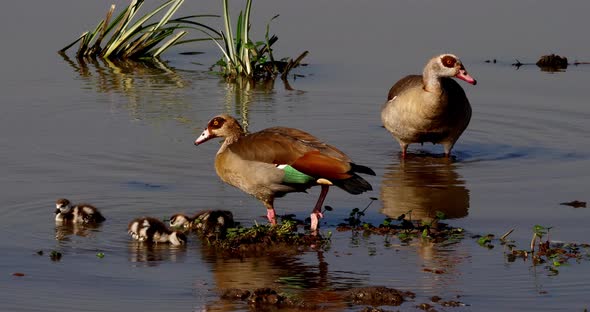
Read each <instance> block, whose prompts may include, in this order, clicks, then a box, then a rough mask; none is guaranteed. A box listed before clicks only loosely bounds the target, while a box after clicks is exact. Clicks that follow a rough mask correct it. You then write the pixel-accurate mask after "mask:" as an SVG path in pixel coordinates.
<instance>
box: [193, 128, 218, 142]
mask: <svg viewBox="0 0 590 312" xmlns="http://www.w3.org/2000/svg"><path fill="white" fill-rule="evenodd" d="M214 137H215V136H214V135H211V133H210V132H209V129H205V131H203V133H201V135H200V136H199V137H198V138H197V139H196V140H195V145H199V144H202V143H205V142H207V141H209V140H210V139H213V138H214Z"/></svg>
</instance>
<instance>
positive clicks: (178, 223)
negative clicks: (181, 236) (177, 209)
mask: <svg viewBox="0 0 590 312" xmlns="http://www.w3.org/2000/svg"><path fill="white" fill-rule="evenodd" d="M170 226H171V227H174V228H184V229H187V230H188V229H193V230H196V231H199V232H202V233H203V234H206V235H209V234H221V235H222V236H224V235H225V233H226V232H227V229H228V228H232V227H235V226H236V224H235V222H234V216H233V214H232V212H231V211H227V210H205V211H201V212H199V213H197V214H196V215H194V216H193V217H189V216H187V215H184V214H182V213H178V214H175V215H173V216H172V217H170Z"/></svg>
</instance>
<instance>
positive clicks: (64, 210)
mask: <svg viewBox="0 0 590 312" xmlns="http://www.w3.org/2000/svg"><path fill="white" fill-rule="evenodd" d="M104 220H105V218H104V217H103V216H102V214H101V213H100V212H99V211H98V209H96V207H94V206H92V205H89V204H77V205H72V203H70V201H69V200H67V199H65V198H60V199H58V200H57V201H56V202H55V221H56V222H58V223H67V222H73V223H85V224H87V223H100V222H103V221H104Z"/></svg>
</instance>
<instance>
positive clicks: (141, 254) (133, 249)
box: [129, 240, 186, 267]
mask: <svg viewBox="0 0 590 312" xmlns="http://www.w3.org/2000/svg"><path fill="white" fill-rule="evenodd" d="M185 255H186V245H180V246H174V245H171V244H150V243H146V242H140V241H135V240H134V241H130V242H129V261H130V262H133V263H135V264H136V265H138V266H148V267H153V266H158V265H159V264H160V263H162V262H177V261H182V259H184V257H185Z"/></svg>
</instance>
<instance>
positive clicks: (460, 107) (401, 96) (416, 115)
mask: <svg viewBox="0 0 590 312" xmlns="http://www.w3.org/2000/svg"><path fill="white" fill-rule="evenodd" d="M451 77H455V78H459V79H461V80H464V81H466V82H468V83H470V84H473V85H475V84H476V83H477V82H476V81H475V79H473V78H472V77H471V76H470V75H469V74H467V71H466V70H465V67H464V66H463V63H461V61H460V60H459V59H458V58H457V57H456V56H455V55H453V54H442V55H439V56H436V57H434V58H432V59H431V60H430V61H428V63H427V64H426V66H425V67H424V72H423V74H422V75H410V76H406V77H404V78H402V79H401V80H399V81H398V82H396V83H395V84H394V85H393V87H391V89H390V90H389V94H388V95H387V102H386V103H385V105H384V106H383V109H382V111H381V121H382V122H383V125H384V126H385V128H386V129H387V130H389V132H391V134H392V135H393V137H394V138H395V139H396V140H397V141H398V142H399V145H400V147H401V149H402V158H403V157H405V156H406V151H407V149H408V145H409V144H410V143H424V142H432V143H433V144H437V143H439V144H442V145H443V147H444V149H445V155H446V156H447V157H449V156H450V154H451V149H452V148H453V145H455V142H457V140H458V139H459V136H461V133H463V131H464V130H465V128H467V125H468V124H469V120H470V119H471V105H470V104H469V100H468V99H467V96H465V92H464V91H463V88H461V86H460V85H459V84H458V83H457V82H456V81H455V80H453V79H451Z"/></svg>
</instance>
